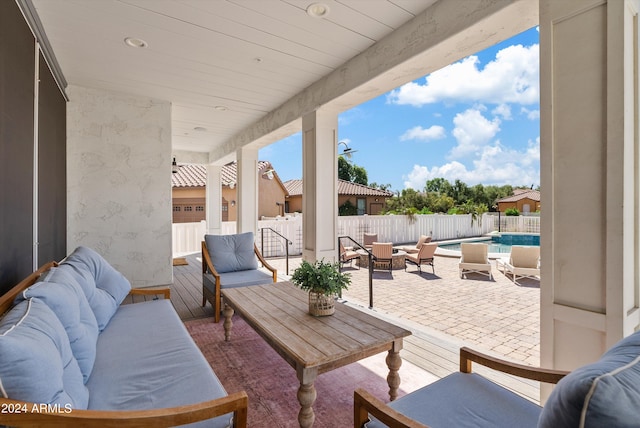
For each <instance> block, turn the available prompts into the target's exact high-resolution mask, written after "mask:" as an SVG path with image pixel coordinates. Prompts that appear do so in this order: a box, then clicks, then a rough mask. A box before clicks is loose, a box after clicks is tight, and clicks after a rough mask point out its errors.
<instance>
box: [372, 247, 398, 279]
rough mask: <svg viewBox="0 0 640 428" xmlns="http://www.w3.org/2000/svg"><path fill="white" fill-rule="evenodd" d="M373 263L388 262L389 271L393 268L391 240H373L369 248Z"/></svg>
mask: <svg viewBox="0 0 640 428" xmlns="http://www.w3.org/2000/svg"><path fill="white" fill-rule="evenodd" d="M371 254H373V261H374V265H375V263H381V264H384V263H389V272H391V269H392V268H393V244H392V243H391V242H374V243H373V246H372V248H371Z"/></svg>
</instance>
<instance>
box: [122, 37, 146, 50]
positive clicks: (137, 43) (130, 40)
mask: <svg viewBox="0 0 640 428" xmlns="http://www.w3.org/2000/svg"><path fill="white" fill-rule="evenodd" d="M124 42H125V43H126V44H127V46H131V47H132V48H146V47H147V46H149V44H148V43H147V42H145V41H144V40H142V39H138V38H136V37H127V38H125V39H124Z"/></svg>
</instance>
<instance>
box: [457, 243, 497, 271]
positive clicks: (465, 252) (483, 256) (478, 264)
mask: <svg viewBox="0 0 640 428" xmlns="http://www.w3.org/2000/svg"><path fill="white" fill-rule="evenodd" d="M460 254H461V257H460V263H458V268H459V270H460V278H463V277H465V276H466V274H467V273H469V272H475V273H479V274H482V275H487V276H488V277H489V279H493V276H492V274H491V263H489V246H488V245H487V244H481V243H470V242H463V243H461V244H460Z"/></svg>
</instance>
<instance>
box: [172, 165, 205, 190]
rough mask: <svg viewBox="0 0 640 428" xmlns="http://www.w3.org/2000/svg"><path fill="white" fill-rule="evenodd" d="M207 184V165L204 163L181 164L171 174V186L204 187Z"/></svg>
mask: <svg viewBox="0 0 640 428" xmlns="http://www.w3.org/2000/svg"><path fill="white" fill-rule="evenodd" d="M206 184H207V167H206V166H204V165H180V167H179V168H178V172H175V173H173V174H171V187H204V186H206Z"/></svg>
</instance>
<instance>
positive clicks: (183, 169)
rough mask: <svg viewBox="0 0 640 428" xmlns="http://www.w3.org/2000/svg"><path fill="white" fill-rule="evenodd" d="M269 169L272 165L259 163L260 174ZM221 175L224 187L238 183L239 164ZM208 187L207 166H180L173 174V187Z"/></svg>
mask: <svg viewBox="0 0 640 428" xmlns="http://www.w3.org/2000/svg"><path fill="white" fill-rule="evenodd" d="M269 168H271V163H269V162H267V161H258V171H259V172H262V171H266V170H268V169H269ZM220 175H221V181H222V185H223V186H228V185H229V184H230V183H231V182H233V183H237V181H238V179H237V177H238V164H237V162H232V163H229V164H227V165H224V166H223V167H222V172H221V174H220ZM276 175H277V174H276ZM206 185H207V167H206V166H205V165H191V164H186V165H180V167H179V168H178V172H176V173H173V174H171V187H205V186H206Z"/></svg>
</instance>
